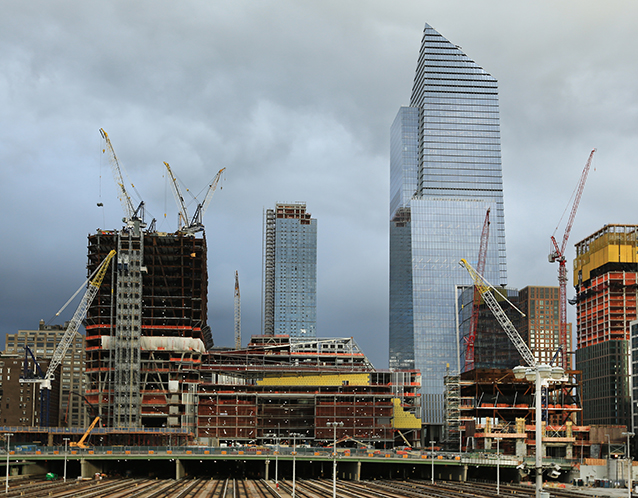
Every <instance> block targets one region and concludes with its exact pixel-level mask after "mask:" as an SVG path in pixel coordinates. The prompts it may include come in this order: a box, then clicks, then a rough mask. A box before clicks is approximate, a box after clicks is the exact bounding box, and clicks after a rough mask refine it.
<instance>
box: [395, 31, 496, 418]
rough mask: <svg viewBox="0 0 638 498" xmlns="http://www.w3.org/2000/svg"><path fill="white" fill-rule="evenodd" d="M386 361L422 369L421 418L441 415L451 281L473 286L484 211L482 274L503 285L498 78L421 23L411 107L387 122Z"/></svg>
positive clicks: (453, 337) (451, 333) (449, 346)
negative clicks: (471, 266)
mask: <svg viewBox="0 0 638 498" xmlns="http://www.w3.org/2000/svg"><path fill="white" fill-rule="evenodd" d="M390 155H391V174H390V367H391V368H395V369H413V368H416V369H419V370H421V373H422V375H423V388H422V393H423V407H424V413H423V419H424V422H425V423H427V424H432V425H439V424H442V423H443V392H444V384H443V377H444V375H445V373H446V366H447V365H448V364H449V365H450V368H453V369H456V370H459V369H460V365H459V348H460V344H459V339H458V336H457V331H456V326H455V324H456V313H457V309H456V298H457V292H458V291H457V286H460V285H461V286H462V285H471V284H472V281H471V279H470V276H469V275H468V274H467V272H466V271H465V270H464V269H463V268H461V267H460V266H459V264H458V263H459V260H460V259H461V258H465V259H467V260H468V261H469V262H470V263H476V260H477V258H478V252H479V244H480V237H481V231H482V227H483V222H484V218H485V212H486V210H487V208H490V209H491V213H492V217H491V227H490V238H489V242H488V249H487V255H486V266H485V277H486V278H487V279H488V280H489V281H490V282H491V283H492V284H494V285H505V284H506V280H507V267H506V259H505V224H504V211H503V183H502V173H501V140H500V125H499V107H498V90H497V83H496V80H495V79H494V78H493V77H492V76H491V75H489V74H488V73H487V72H486V71H485V70H484V69H482V68H481V67H480V66H479V65H478V64H476V63H475V62H474V61H472V60H471V59H469V58H468V57H467V55H465V54H464V53H463V52H462V51H461V49H460V48H459V47H458V46H456V45H454V44H453V43H450V42H449V41H448V40H446V39H445V38H444V37H443V36H441V35H440V34H439V33H438V32H437V31H435V30H434V29H433V28H432V27H431V26H429V25H427V24H426V26H425V30H424V33H423V40H422V43H421V50H420V53H419V58H418V62H417V69H416V75H415V78H414V85H413V88H412V97H411V99H410V106H409V107H402V108H401V109H400V110H399V112H398V114H397V117H396V119H395V120H394V123H393V125H392V128H391V151H390Z"/></svg>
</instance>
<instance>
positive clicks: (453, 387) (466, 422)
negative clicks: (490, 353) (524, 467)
mask: <svg viewBox="0 0 638 498" xmlns="http://www.w3.org/2000/svg"><path fill="white" fill-rule="evenodd" d="M577 373H578V372H573V371H572V372H569V375H568V376H567V380H565V381H561V382H560V383H550V384H549V386H548V387H546V388H544V389H543V399H542V407H543V408H542V420H541V421H540V423H541V424H542V431H543V448H544V451H545V455H547V456H552V457H559V458H581V457H583V456H585V457H589V451H590V438H589V432H590V427H589V426H586V425H583V424H582V407H581V402H580V395H579V393H580V386H579V384H578V382H577V376H576V374H577ZM446 391H447V393H449V394H448V396H447V400H448V405H447V414H448V417H449V418H450V419H451V420H452V421H453V423H452V426H453V427H454V426H455V427H457V428H458V430H457V431H456V433H455V434H456V435H457V438H456V442H457V444H458V445H459V446H458V447H459V448H465V449H466V450H467V451H472V450H478V451H481V450H484V451H491V450H494V449H495V447H496V442H495V440H496V438H500V439H501V441H500V448H501V451H503V453H505V454H509V455H516V456H518V457H520V458H523V457H526V456H532V455H535V431H536V424H537V421H536V420H535V386H534V383H533V382H531V383H530V382H527V381H526V380H517V379H515V378H514V375H513V372H512V371H511V370H503V369H475V370H472V371H468V372H465V373H463V374H462V375H461V376H458V375H448V376H447V377H446Z"/></svg>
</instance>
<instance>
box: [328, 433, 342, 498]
mask: <svg viewBox="0 0 638 498" xmlns="http://www.w3.org/2000/svg"><path fill="white" fill-rule="evenodd" d="M326 425H327V426H328V427H330V426H332V427H333V429H334V436H333V439H334V447H333V453H332V498H337V426H339V427H343V422H337V421H334V422H326Z"/></svg>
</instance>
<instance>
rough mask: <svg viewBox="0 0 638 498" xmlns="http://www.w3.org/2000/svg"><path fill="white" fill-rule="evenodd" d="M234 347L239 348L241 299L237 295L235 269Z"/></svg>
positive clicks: (236, 274) (237, 276) (237, 281)
mask: <svg viewBox="0 0 638 498" xmlns="http://www.w3.org/2000/svg"><path fill="white" fill-rule="evenodd" d="M235 349H241V301H240V296H239V272H237V271H235Z"/></svg>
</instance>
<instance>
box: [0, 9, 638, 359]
mask: <svg viewBox="0 0 638 498" xmlns="http://www.w3.org/2000/svg"><path fill="white" fill-rule="evenodd" d="M637 14H638V6H635V5H633V4H632V3H627V2H621V1H612V2H605V4H604V5H603V4H601V3H599V2H593V1H585V2H583V1H579V2H577V1H575V0H570V1H565V2H560V3H556V2H549V1H541V2H537V1H534V2H531V1H523V2H516V4H515V5H514V4H511V5H510V4H507V3H503V2H497V1H485V2H470V1H461V0H457V1H451V2H445V3H442V4H438V5H426V4H425V3H424V2H417V1H406V2H400V3H397V2H382V1H366V2H364V1H353V2H347V3H344V2H337V1H321V2H319V1H316V2H315V1H311V2H295V1H278V2H273V1H265V2H248V1H237V2H232V3H223V2H196V1H185V2H179V3H174V2H168V1H159V2H157V1H153V2H151V1H139V2H135V3H130V2H123V1H115V2H107V3H95V2H80V1H77V0H69V1H66V2H65V1H62V2H56V3H55V4H51V3H50V2H45V1H34V2H28V3H24V2H22V3H21V2H12V3H9V4H7V5H5V6H4V11H3V16H2V18H1V19H0V106H1V108H2V113H0V165H1V167H2V172H3V173H4V178H3V181H2V182H0V212H1V213H2V215H1V217H0V220H1V223H2V225H1V226H2V230H3V236H2V238H1V239H0V250H1V255H2V258H0V261H1V263H0V278H1V280H2V286H1V290H0V303H1V305H0V306H1V310H2V320H1V321H0V325H1V329H0V333H3V334H4V333H11V332H15V331H16V330H17V329H18V328H31V327H36V326H37V321H38V320H39V319H40V318H44V319H46V320H48V319H49V318H50V317H51V316H52V315H53V314H54V313H55V311H57V309H58V308H59V306H60V305H61V304H62V303H64V301H66V299H67V298H68V297H69V296H70V295H71V294H72V293H73V292H74V291H75V289H76V288H77V287H78V286H79V285H80V283H81V281H82V279H83V277H84V276H85V272H86V270H85V266H86V235H87V234H88V233H90V232H92V231H93V230H95V229H96V228H97V227H101V228H116V227H118V226H119V225H120V219H121V217H122V212H121V208H120V205H119V202H118V200H117V197H116V191H115V185H114V182H113V180H112V178H111V172H110V169H109V164H108V161H106V160H105V158H104V157H103V156H102V154H101V148H102V143H101V140H100V137H99V134H98V129H99V128H100V127H103V128H104V129H106V130H107V132H109V134H110V136H111V139H112V141H113V145H114V147H115V149H116V151H117V153H118V156H119V158H120V160H121V161H122V163H123V165H124V167H125V168H126V170H127V171H128V173H129V176H130V178H131V180H132V182H133V183H134V184H135V186H136V188H137V190H138V191H139V193H140V195H141V197H142V198H143V199H144V200H145V202H146V204H147V206H148V210H149V212H150V213H151V214H152V215H153V216H155V217H156V218H157V219H158V225H159V229H160V230H165V231H172V230H175V228H176V219H177V209H176V207H175V205H174V201H173V198H172V194H171V192H170V188H169V185H168V183H167V180H166V177H165V175H164V167H163V164H162V162H163V161H168V162H169V163H170V164H171V166H172V167H173V168H174V170H175V172H176V173H177V175H178V176H179V178H180V180H181V181H182V182H183V184H184V185H186V186H187V187H188V188H189V189H190V190H191V192H193V193H197V192H200V191H201V189H202V188H204V187H205V186H206V184H207V182H208V181H209V180H210V179H211V178H212V177H213V176H214V174H215V173H216V172H217V170H219V169H220V168H222V167H226V168H227V170H226V175H225V181H224V182H223V184H222V187H223V188H222V189H221V190H218V191H217V193H216V194H215V197H214V198H213V201H212V203H211V206H210V208H209V211H208V213H207V215H206V219H205V222H206V226H207V236H208V241H209V278H210V296H209V304H210V315H209V320H210V323H211V326H212V328H213V332H214V336H215V340H216V343H217V344H218V345H231V344H232V343H233V339H232V331H233V327H232V320H233V285H234V271H235V270H239V273H240V283H241V288H242V316H243V331H244V336H245V340H246V339H247V336H248V335H250V334H256V333H258V332H259V328H260V327H259V320H260V318H259V317H260V297H261V223H262V218H261V217H262V210H263V208H265V207H271V206H272V205H273V204H274V203H275V202H276V201H289V200H303V201H306V202H307V204H308V210H309V211H310V212H311V213H312V214H313V216H315V217H316V218H317V219H318V222H319V250H318V251H319V256H318V257H319V277H318V279H319V296H318V305H319V309H318V321H319V333H320V334H321V335H323V336H354V337H355V339H357V341H358V342H359V343H360V344H361V345H362V346H364V348H365V350H366V352H367V353H368V354H369V355H370V357H371V358H372V360H373V362H374V363H375V364H376V365H377V366H380V367H384V366H387V320H388V316H387V315H388V313H387V306H388V304H387V300H388V289H387V287H388V284H387V281H388V236H387V233H388V220H387V217H388V214H387V213H388V190H389V186H388V177H389V152H388V149H389V145H388V144H389V127H390V124H391V122H392V120H393V118H394V116H395V114H396V112H397V110H398V108H399V106H401V105H406V104H408V102H409V96H410V90H411V86H412V78H413V75H414V69H415V64H416V58H417V55H418V49H419V44H420V40H421V33H422V30H423V26H424V23H425V22H428V23H430V24H431V25H432V26H434V27H435V28H436V29H437V30H439V31H440V32H441V33H442V34H443V35H444V36H446V37H447V38H448V39H450V40H451V41H453V42H454V43H456V44H458V45H460V46H462V48H463V50H464V51H465V52H466V53H467V54H468V55H469V56H470V57H471V58H473V59H474V60H476V61H477V63H479V64H480V65H482V66H483V67H484V68H485V69H486V70H487V71H488V72H490V73H491V74H493V75H494V76H495V77H496V78H497V79H498V80H499V90H500V96H501V125H502V141H503V175H504V184H505V203H506V204H505V213H506V231H507V244H508V247H507V250H508V260H509V277H510V278H509V280H510V284H511V285H512V286H515V287H523V286H525V285H532V284H547V285H555V284H556V271H557V268H556V267H555V266H552V265H549V264H548V263H547V262H546V261H547V259H546V254H547V252H548V251H549V237H550V235H551V234H552V233H553V231H554V228H555V226H556V224H557V223H558V220H559V219H560V216H561V214H562V212H563V210H564V209H565V206H566V205H567V202H568V199H569V196H570V195H571V192H572V190H573V188H574V187H575V186H576V183H577V181H578V178H579V176H580V172H581V171H582V168H583V166H584V164H585V161H586V159H587V156H588V154H589V151H590V150H591V149H592V148H593V147H598V149H599V151H598V153H597V157H596V160H595V170H594V169H592V172H591V174H590V179H589V181H588V184H587V186H586V188H585V193H584V196H583V200H582V203H581V208H580V211H579V214H578V217H577V219H576V223H575V225H574V229H573V233H572V238H571V242H576V241H578V240H580V239H582V238H583V237H585V236H587V235H589V234H591V233H592V232H594V231H596V230H597V229H599V228H600V227H602V225H603V224H605V223H614V222H618V223H632V222H635V216H633V214H632V213H633V202H632V201H633V184H634V183H635V181H636V173H635V167H634V163H635V159H634V156H635V152H634V147H633V146H634V144H635V133H636V129H638V123H637V119H638V98H637V90H636V85H635V81H636V80H637V79H638V78H637V76H638V75H637V74H636V73H638V66H636V65H635V64H634V62H633V61H634V60H635V55H636V49H637V48H638V47H637V45H638V42H636V40H635V37H634V34H633V27H634V25H635V21H636V20H637V17H638V16H637ZM98 202H102V203H103V204H104V207H103V208H98V207H97V203H98ZM560 233H562V232H561V231H560V230H559V234H560ZM570 247H571V244H570ZM570 251H572V252H571V253H570V257H571V254H573V250H572V249H570ZM245 340H244V342H245Z"/></svg>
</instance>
